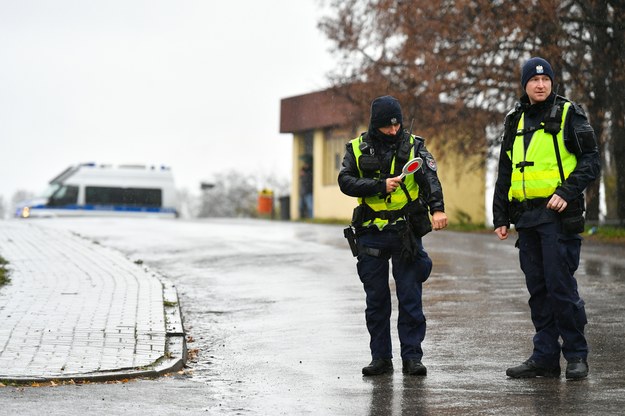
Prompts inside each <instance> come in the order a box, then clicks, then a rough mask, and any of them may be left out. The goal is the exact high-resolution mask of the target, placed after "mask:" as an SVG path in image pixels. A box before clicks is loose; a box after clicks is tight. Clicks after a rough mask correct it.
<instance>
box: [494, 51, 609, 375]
mask: <svg viewBox="0 0 625 416" xmlns="http://www.w3.org/2000/svg"><path fill="white" fill-rule="evenodd" d="M554 78H555V77H554V72H553V69H552V68H551V65H550V64H549V62H547V61H546V60H545V59H543V58H540V57H534V58H531V59H529V60H528V61H527V62H525V64H524V65H523V67H522V70H521V86H522V87H523V90H524V94H523V95H522V97H521V100H520V102H519V103H518V104H517V106H516V108H515V109H514V110H512V111H510V113H508V115H507V116H506V120H505V123H504V135H503V141H502V145H501V153H500V156H499V168H498V174H497V182H496V184H495V194H494V198H493V223H494V227H495V233H496V234H497V236H498V237H499V239H500V240H505V239H506V238H508V235H509V229H510V224H511V223H512V224H515V228H516V231H517V232H518V241H517V244H516V246H517V247H518V248H519V259H520V264H521V269H522V271H523V273H524V274H525V282H526V285H527V289H528V291H529V306H530V310H531V318H532V322H533V324H534V328H535V330H536V332H535V334H534V337H533V342H534V349H533V352H532V354H531V355H530V357H529V358H528V359H527V360H526V361H525V362H523V363H522V364H520V365H518V366H516V367H511V368H508V370H507V371H506V374H507V375H508V376H509V377H513V378H531V377H553V378H556V377H560V373H561V369H560V356H561V355H562V356H564V359H565V360H566V361H567V365H566V373H565V375H566V378H567V379H581V378H584V377H586V376H587V375H588V361H587V357H588V344H587V342H586V337H585V335H584V327H585V325H586V313H585V310H584V301H583V300H582V298H581V297H580V295H579V293H578V287H577V281H576V280H575V277H574V275H573V274H574V273H575V271H576V270H577V267H578V265H579V257H580V249H581V241H582V239H581V237H580V236H579V233H581V232H582V231H584V214H583V212H584V195H583V191H584V190H585V189H586V187H587V186H588V185H589V184H590V183H591V182H592V181H594V180H595V179H596V178H597V177H599V172H600V165H599V160H600V159H599V152H598V148H597V142H596V139H595V133H594V131H593V128H592V127H591V126H590V124H589V123H588V119H587V118H586V115H585V113H584V111H583V110H582V108H581V107H580V106H579V105H577V104H576V103H574V102H572V101H569V100H568V99H566V98H564V97H561V96H556V94H555V93H554V91H553V81H554ZM560 341H561V342H560Z"/></svg>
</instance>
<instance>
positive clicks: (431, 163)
mask: <svg viewBox="0 0 625 416" xmlns="http://www.w3.org/2000/svg"><path fill="white" fill-rule="evenodd" d="M425 164H426V165H428V168H430V169H431V170H433V171H434V172H436V161H435V160H434V158H432V157H426V158H425Z"/></svg>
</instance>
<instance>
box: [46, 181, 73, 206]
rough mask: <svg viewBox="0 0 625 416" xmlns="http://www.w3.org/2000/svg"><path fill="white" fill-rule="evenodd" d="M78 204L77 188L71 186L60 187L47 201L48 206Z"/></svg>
mask: <svg viewBox="0 0 625 416" xmlns="http://www.w3.org/2000/svg"><path fill="white" fill-rule="evenodd" d="M77 202H78V187H77V186H72V185H64V186H60V187H59V188H58V189H57V190H56V191H54V193H53V194H52V196H51V197H50V199H49V200H48V205H49V206H54V207H58V206H63V205H75V204H76V203H77Z"/></svg>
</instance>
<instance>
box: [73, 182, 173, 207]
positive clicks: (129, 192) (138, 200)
mask: <svg viewBox="0 0 625 416" xmlns="http://www.w3.org/2000/svg"><path fill="white" fill-rule="evenodd" d="M162 194H163V192H162V190H161V189H146V188H113V187H104V186H87V187H86V188H85V203H86V204H88V205H125V206H133V207H136V206H140V207H160V206H161V205H162V202H163V195H162Z"/></svg>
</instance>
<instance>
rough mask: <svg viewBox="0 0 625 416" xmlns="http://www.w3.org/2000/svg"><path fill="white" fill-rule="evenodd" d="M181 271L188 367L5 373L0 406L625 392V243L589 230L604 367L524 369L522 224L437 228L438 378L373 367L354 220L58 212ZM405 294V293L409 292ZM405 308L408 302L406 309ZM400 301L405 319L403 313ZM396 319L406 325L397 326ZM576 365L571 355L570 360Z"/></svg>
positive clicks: (405, 409)
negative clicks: (558, 374) (476, 229)
mask: <svg viewBox="0 0 625 416" xmlns="http://www.w3.org/2000/svg"><path fill="white" fill-rule="evenodd" d="M40 224H41V225H42V226H50V227H62V228H68V229H71V230H73V231H76V232H78V233H79V234H81V235H83V236H86V237H89V238H91V239H94V240H96V241H98V242H100V243H101V244H104V245H107V246H110V247H114V248H117V249H119V250H121V251H122V252H124V253H125V254H126V255H128V256H129V257H130V258H131V259H133V260H138V259H141V260H143V261H144V262H145V263H146V264H147V265H149V266H150V267H152V268H156V269H158V270H159V271H160V272H161V273H163V274H164V275H166V276H167V278H169V279H170V280H171V281H173V282H174V284H175V285H176V287H177V289H178V294H179V298H180V302H181V306H182V312H183V315H184V321H185V327H186V330H187V335H188V337H189V340H190V341H191V342H189V344H188V348H189V350H191V352H192V360H191V361H189V363H188V366H189V368H188V369H187V370H186V371H185V372H184V373H181V374H176V375H171V376H169V377H163V378H160V379H156V380H136V381H131V382H129V383H123V384H86V385H64V386H57V387H40V388H31V387H26V388H14V387H5V388H0V404H1V406H0V415H4V414H6V415H30V414H33V415H35V414H41V408H42V407H43V406H45V408H46V409H47V411H48V412H49V413H50V414H64V415H74V414H75V415H78V414H81V415H82V414H114V413H121V414H132V415H135V414H136V415H139V414H150V413H158V414H160V415H181V414H185V415H186V414H189V415H194V414H219V415H222V414H223V415H257V414H259V415H417V414H418V415H465V414H495V415H500V414H501V415H512V414H524V415H551V414H553V415H563V414H586V415H607V414H622V413H623V410H622V409H623V408H625V370H624V365H625V349H624V348H623V347H622V345H621V340H622V339H623V335H625V302H623V301H624V300H625V249H624V248H623V247H622V246H605V245H596V244H584V246H583V249H582V263H581V265H580V270H579V271H578V274H577V278H578V281H579V284H580V293H581V295H582V297H583V298H584V300H585V301H586V311H587V314H588V318H589V325H588V326H587V335H588V339H589V342H590V346H591V355H590V357H589V364H590V369H591V374H590V376H589V378H588V379H586V380H583V381H577V382H570V381H568V382H567V381H566V380H565V379H564V377H562V378H561V379H559V380H552V379H533V380H512V379H508V378H506V376H505V369H506V368H507V367H508V366H510V365H513V364H518V363H520V362H521V361H523V360H525V359H526V358H527V357H528V356H529V354H530V351H531V336H532V333H533V328H532V326H531V322H530V319H529V309H528V307H527V293H526V289H525V286H524V282H523V279H522V275H521V273H520V270H519V268H518V259H517V251H516V249H515V248H514V239H509V240H508V241H505V242H499V241H498V240H497V239H496V237H495V236H494V234H463V233H454V232H449V231H443V232H436V233H432V234H430V235H428V236H427V237H426V238H425V240H424V242H425V246H426V250H427V251H428V252H429V254H430V256H431V257H432V259H433V261H434V270H433V274H432V276H431V277H430V279H429V280H428V282H427V283H426V284H425V288H424V309H425V313H426V317H427V320H428V333H427V335H426V341H425V343H424V345H423V348H424V351H425V356H424V360H423V362H424V364H425V365H426V366H427V367H428V376H427V377H426V378H414V377H404V376H403V374H402V373H401V359H400V358H399V345H398V343H396V344H395V345H394V349H395V356H396V358H395V360H394V363H395V372H394V374H393V375H389V376H381V377H375V378H363V377H362V375H361V373H360V370H361V368H362V366H364V365H366V364H367V363H368V362H369V360H370V356H369V350H368V334H367V331H366V328H365V324H364V294H363V291H362V287H361V284H360V282H359V280H358V277H357V275H356V270H355V259H354V258H352V257H351V253H350V252H349V249H348V248H347V244H346V242H345V241H344V239H343V238H342V227H339V226H327V225H313V224H301V223H288V222H271V221H253V220H207V221H183V220H172V221H169V220H138V221H137V220H129V219H67V220H66V219H63V220H42V221H40ZM395 307H396V306H395ZM395 310H396V309H395ZM396 316H397V315H396V312H395V311H394V313H393V319H396ZM394 339H397V337H396V333H395V338H394ZM562 365H565V363H564V362H563V363H562Z"/></svg>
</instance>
